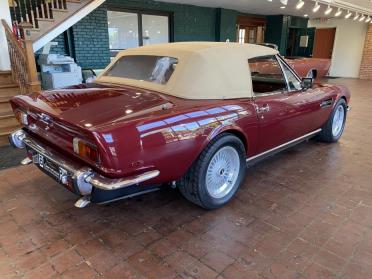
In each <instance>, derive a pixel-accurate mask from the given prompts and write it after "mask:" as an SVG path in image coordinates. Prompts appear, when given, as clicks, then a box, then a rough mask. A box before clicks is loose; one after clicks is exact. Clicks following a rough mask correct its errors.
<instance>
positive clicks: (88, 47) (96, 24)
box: [72, 6, 110, 69]
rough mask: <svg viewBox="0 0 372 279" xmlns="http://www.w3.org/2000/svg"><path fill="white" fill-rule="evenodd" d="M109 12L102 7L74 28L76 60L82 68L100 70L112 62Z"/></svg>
mask: <svg viewBox="0 0 372 279" xmlns="http://www.w3.org/2000/svg"><path fill="white" fill-rule="evenodd" d="M107 30H108V26H107V10H106V7H105V6H100V7H99V8H97V9H96V10H94V11H93V12H92V13H90V14H89V15H88V16H86V17H85V18H83V19H82V20H80V21H79V22H78V23H77V24H75V25H74V26H73V27H72V33H73V41H74V50H75V60H76V63H78V64H79V65H80V66H81V67H82V68H93V69H100V68H104V67H106V66H107V64H108V63H109V62H110V51H109V38H108V31H107Z"/></svg>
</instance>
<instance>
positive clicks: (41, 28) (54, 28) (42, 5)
mask: <svg viewBox="0 0 372 279" xmlns="http://www.w3.org/2000/svg"><path fill="white" fill-rule="evenodd" d="M104 1H105V0H9V3H10V7H9V8H10V13H11V17H12V29H13V30H14V33H15V34H16V35H17V36H18V37H19V38H21V39H27V40H30V41H32V42H33V49H34V51H37V50H39V49H40V48H42V47H43V46H44V45H45V44H47V43H48V42H50V41H51V40H53V39H54V38H55V37H57V36H58V35H60V34H62V33H63V32H64V31H66V30H67V29H68V28H69V27H71V26H72V25H73V24H75V23H76V22H77V21H79V20H80V19H82V18H83V17H84V16H86V15H87V14H89V13H90V12H92V11H93V10H94V9H95V8H97V7H98V6H99V5H101V4H102V3H103V2H104Z"/></svg>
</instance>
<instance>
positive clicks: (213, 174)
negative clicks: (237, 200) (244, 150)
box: [205, 146, 240, 199]
mask: <svg viewBox="0 0 372 279" xmlns="http://www.w3.org/2000/svg"><path fill="white" fill-rule="evenodd" d="M239 170H240V159H239V154H238V152H237V151H236V150H235V149H234V148H233V147H231V146H225V147H223V148H221V149H220V150H218V151H217V152H216V154H214V156H213V157H212V159H211V161H210V162H209V165H208V169H207V173H206V177H205V183H206V187H207V191H208V193H209V194H210V195H211V196H212V197H213V198H216V199H219V198H223V197H225V196H226V195H228V194H229V193H230V192H231V190H232V189H233V187H234V185H235V183H236V180H237V179H238V176H239Z"/></svg>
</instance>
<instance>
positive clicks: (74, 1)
mask: <svg viewBox="0 0 372 279" xmlns="http://www.w3.org/2000/svg"><path fill="white" fill-rule="evenodd" d="M0 1H2V0H0ZM4 1H8V3H9V9H10V14H11V21H12V22H11V24H10V25H9V23H8V22H6V21H5V20H4V19H1V25H2V27H3V28H4V30H5V34H6V40H7V43H8V50H9V57H10V62H11V71H8V72H1V71H0V146H1V145H4V144H8V139H7V137H8V135H9V133H10V132H12V131H14V130H15V129H17V128H18V127H19V125H18V123H17V121H16V119H15V117H14V115H13V112H12V109H11V106H10V103H9V100H10V99H11V98H12V97H13V96H15V95H19V94H28V93H31V92H35V91H40V90H41V86H40V81H39V80H38V74H37V69H36V63H35V52H36V51H37V50H39V49H40V48H42V47H43V46H44V45H46V44H47V43H49V42H50V41H52V40H53V39H55V38H56V37H57V36H58V35H60V34H62V33H63V32H64V31H66V30H67V29H68V28H70V27H71V26H72V25H73V24H75V23H76V22H78V21H79V20H81V19H82V18H83V17H85V16H86V15H88V14H89V13H91V12H92V11H93V10H94V9H96V8H97V7H98V6H100V5H101V4H102V3H103V2H105V0H4ZM0 28H1V26H0Z"/></svg>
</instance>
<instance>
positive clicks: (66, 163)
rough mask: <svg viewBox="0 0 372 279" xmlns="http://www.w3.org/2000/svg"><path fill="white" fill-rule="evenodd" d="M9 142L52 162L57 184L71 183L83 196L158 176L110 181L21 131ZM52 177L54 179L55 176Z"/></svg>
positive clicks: (147, 174)
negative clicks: (58, 169) (56, 170)
mask: <svg viewBox="0 0 372 279" xmlns="http://www.w3.org/2000/svg"><path fill="white" fill-rule="evenodd" d="M9 141H10V143H11V145H13V146H14V147H16V148H25V147H27V149H30V150H32V151H33V152H34V153H35V154H36V155H38V154H41V155H42V156H43V157H45V158H47V159H48V160H50V161H51V162H53V163H54V164H55V165H57V166H58V167H59V168H60V171H59V177H58V180H59V182H60V183H61V184H63V185H68V183H69V182H71V181H72V182H73V184H74V186H76V187H77V188H78V190H79V192H80V194H81V195H83V196H86V195H90V194H91V192H92V188H93V187H96V188H99V189H102V190H117V189H122V188H125V187H128V186H132V185H137V184H139V183H142V182H144V181H147V180H150V179H152V178H155V177H157V176H158V175H159V174H160V172H159V171H158V170H153V171H148V172H145V173H143V174H140V175H136V176H131V177H125V178H119V179H112V178H108V177H104V176H102V175H100V174H98V173H96V172H94V171H93V170H92V169H91V168H89V167H81V166H80V165H78V164H76V163H74V162H72V161H70V160H66V159H64V158H62V156H60V155H58V154H56V152H54V151H53V150H51V149H49V148H48V147H46V146H45V145H44V144H42V143H41V142H39V141H38V140H36V139H34V138H32V137H31V136H29V135H28V133H27V132H25V131H23V130H17V131H15V132H14V133H12V134H11V135H9ZM36 155H35V156H33V162H34V163H35V164H39V165H40V162H38V159H37V156H36ZM39 167H40V166H39ZM61 170H62V171H61ZM53 177H54V178H56V176H53Z"/></svg>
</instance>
